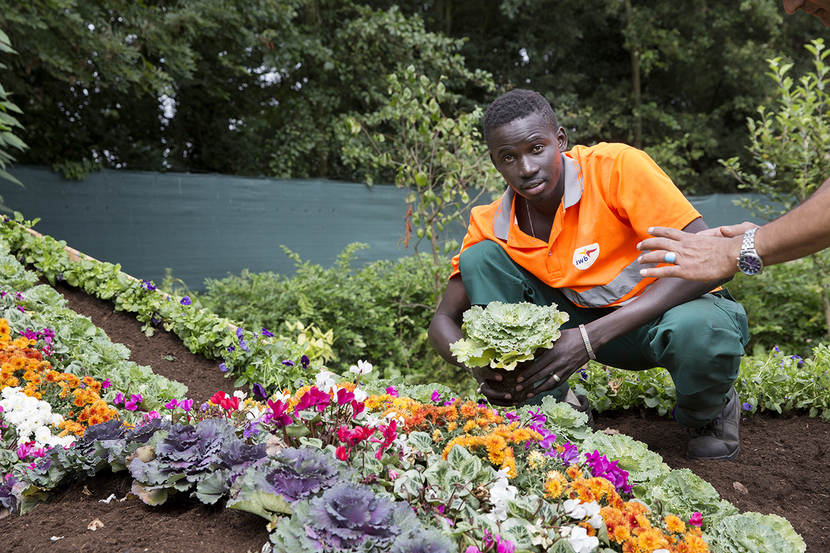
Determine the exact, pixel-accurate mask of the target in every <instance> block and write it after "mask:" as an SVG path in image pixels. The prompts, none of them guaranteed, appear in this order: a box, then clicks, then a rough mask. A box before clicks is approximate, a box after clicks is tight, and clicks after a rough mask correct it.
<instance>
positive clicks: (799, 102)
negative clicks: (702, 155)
mask: <svg viewBox="0 0 830 553" xmlns="http://www.w3.org/2000/svg"><path fill="white" fill-rule="evenodd" d="M805 48H806V49H807V51H808V52H809V53H810V54H811V56H812V62H813V70H812V71H807V72H805V73H804V74H803V75H802V76H801V77H800V78H798V79H797V80H795V79H793V78H792V77H790V76H789V75H788V73H789V72H790V70H791V69H792V67H793V64H792V63H785V62H784V61H783V60H782V59H781V58H774V59H771V60H769V67H770V73H769V75H770V76H771V77H772V78H773V79H774V80H775V83H776V85H777V88H778V95H777V100H778V101H777V106H776V109H767V108H766V107H764V106H760V107H759V108H758V114H759V118H758V119H748V121H747V126H748V128H749V139H750V144H749V152H750V153H751V154H752V157H753V160H754V162H755V167H754V168H753V171H752V172H750V171H747V170H746V169H745V168H744V167H742V165H741V163H740V161H739V160H738V158H734V157H733V158H730V159H728V160H726V161H723V162H722V163H723V164H724V166H725V167H726V169H727V170H728V171H729V172H730V173H731V174H732V175H734V176H735V178H736V179H738V182H739V186H740V187H742V188H745V189H750V190H752V191H753V192H757V193H759V194H762V195H764V196H766V197H767V198H768V199H769V200H771V202H769V203H763V204H762V203H760V202H758V201H747V202H745V203H746V205H747V206H749V207H750V208H752V209H753V210H754V211H755V212H756V213H758V214H759V215H761V216H763V217H765V218H771V217H774V216H778V215H782V214H783V213H786V212H787V211H789V210H791V209H792V208H793V207H794V206H796V205H797V204H798V203H800V202H803V201H804V200H806V199H807V198H808V197H809V196H810V195H811V194H812V193H813V192H814V191H815V190H816V189H817V188H818V187H819V186H820V185H821V183H822V182H824V180H825V179H826V178H827V176H828V175H830V157H828V156H827V155H826V154H827V152H828V151H830V118H828V112H830V89H828V85H830V65H827V64H826V60H827V57H828V56H830V50H827V49H826V47H825V45H824V41H823V40H822V39H815V40H813V41H811V42H810V43H809V44H807V45H805ZM807 259H808V263H809V265H810V267H811V269H810V270H809V271H807V274H809V275H811V276H812V277H813V279H814V282H815V284H816V285H817V286H818V287H819V288H820V289H821V297H822V303H823V306H824V315H825V332H826V333H827V335H828V337H830V266H829V265H828V263H827V258H826V256H824V257H823V256H820V255H817V254H814V255H811V256H809V257H808V258H807Z"/></svg>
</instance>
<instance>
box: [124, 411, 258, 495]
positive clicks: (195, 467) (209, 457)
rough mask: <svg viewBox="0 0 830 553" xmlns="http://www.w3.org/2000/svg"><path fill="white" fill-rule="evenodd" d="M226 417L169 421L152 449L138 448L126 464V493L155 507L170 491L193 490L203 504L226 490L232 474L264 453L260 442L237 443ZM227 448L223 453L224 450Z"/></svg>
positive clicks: (237, 440) (232, 428) (147, 447)
mask: <svg viewBox="0 0 830 553" xmlns="http://www.w3.org/2000/svg"><path fill="white" fill-rule="evenodd" d="M239 441H240V440H239V438H237V437H236V433H235V430H234V426H233V424H232V423H231V422H229V421H228V420H227V419H224V418H220V419H206V420H203V421H200V422H199V423H198V424H197V425H196V426H191V425H179V424H177V425H174V426H173V427H172V428H171V429H170V432H169V433H168V435H167V437H166V438H164V439H163V440H161V441H160V442H159V443H158V444H157V445H156V446H155V447H151V446H145V447H142V448H138V449H137V450H136V453H135V457H134V458H133V459H132V461H131V462H130V464H129V470H130V474H132V476H133V478H135V482H134V483H133V488H132V491H133V493H134V494H135V495H137V496H138V497H140V498H141V500H142V501H144V502H145V503H147V504H148V505H161V504H162V503H164V502H165V501H166V500H167V497H168V495H169V494H170V493H171V492H173V491H176V490H178V491H188V490H193V489H194V488H195V490H193V492H192V494H193V495H195V496H196V497H198V498H199V500H200V501H202V502H203V503H208V504H210V503H215V502H216V501H218V499H219V498H220V497H221V496H222V495H224V494H225V493H226V492H227V491H228V489H229V488H230V480H231V477H232V473H233V472H236V473H238V472H241V470H243V469H244V466H245V465H246V464H247V463H250V462H253V461H255V460H257V459H261V458H262V457H264V456H265V445H264V444H259V445H254V446H251V445H247V444H239V443H236V442H239ZM227 451H232V452H234V454H233V455H231V456H227V455H226V453H225V452H227Z"/></svg>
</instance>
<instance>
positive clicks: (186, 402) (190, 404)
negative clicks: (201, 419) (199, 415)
mask: <svg viewBox="0 0 830 553" xmlns="http://www.w3.org/2000/svg"><path fill="white" fill-rule="evenodd" d="M179 407H181V408H182V409H184V410H185V411H190V410H191V409H192V408H193V400H192V399H186V400H184V401H182V402H181V403H179Z"/></svg>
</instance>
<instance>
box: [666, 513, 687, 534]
mask: <svg viewBox="0 0 830 553" xmlns="http://www.w3.org/2000/svg"><path fill="white" fill-rule="evenodd" d="M665 520H666V529H667V530H668V531H669V532H674V533H675V534H683V533H684V532H686V525H685V524H684V523H683V521H682V520H680V518H678V517H676V516H674V515H668V516H667V517H666V519H665Z"/></svg>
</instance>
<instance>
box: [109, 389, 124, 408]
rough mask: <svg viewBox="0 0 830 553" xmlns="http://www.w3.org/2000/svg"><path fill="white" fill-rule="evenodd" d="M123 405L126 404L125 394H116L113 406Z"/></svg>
mask: <svg viewBox="0 0 830 553" xmlns="http://www.w3.org/2000/svg"><path fill="white" fill-rule="evenodd" d="M122 403H124V394H122V393H121V392H118V393H117V394H115V399H113V400H112V404H113V405H121V404H122Z"/></svg>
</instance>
